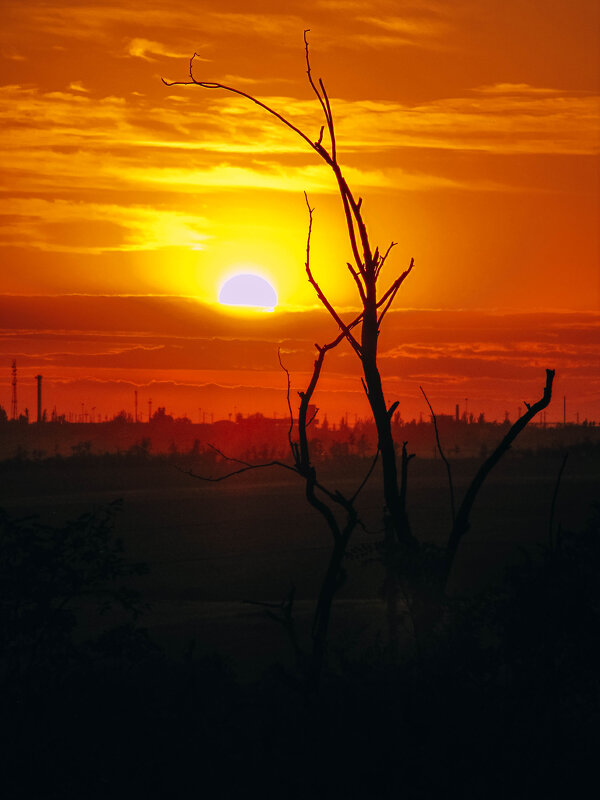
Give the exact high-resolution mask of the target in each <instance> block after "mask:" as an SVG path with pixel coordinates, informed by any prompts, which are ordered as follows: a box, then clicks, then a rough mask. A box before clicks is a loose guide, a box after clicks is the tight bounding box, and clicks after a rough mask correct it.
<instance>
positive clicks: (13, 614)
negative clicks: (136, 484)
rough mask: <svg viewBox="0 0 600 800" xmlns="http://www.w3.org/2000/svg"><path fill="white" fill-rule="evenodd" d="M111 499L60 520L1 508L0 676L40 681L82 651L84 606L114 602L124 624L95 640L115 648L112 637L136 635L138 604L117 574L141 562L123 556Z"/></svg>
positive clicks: (95, 609) (92, 611)
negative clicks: (23, 515) (20, 515)
mask: <svg viewBox="0 0 600 800" xmlns="http://www.w3.org/2000/svg"><path fill="white" fill-rule="evenodd" d="M118 507H119V503H118V502H114V503H111V504H109V505H107V506H105V507H103V508H101V509H100V510H98V511H96V512H90V513H86V514H83V515H82V516H80V517H78V518H77V519H75V520H73V521H70V522H68V523H66V524H65V525H63V526H60V527H55V526H51V525H44V524H41V523H39V522H37V521H36V520H35V519H32V518H29V519H13V518H12V517H11V516H10V515H9V514H8V513H7V512H6V511H5V510H4V509H1V508H0V585H2V597H1V598H0V680H1V681H7V682H8V683H10V682H11V681H16V682H17V683H20V684H23V683H24V682H25V681H27V680H28V679H32V680H35V681H38V680H42V681H43V680H44V676H47V675H52V674H54V675H56V674H57V673H58V671H59V670H58V667H59V666H60V667H61V668H62V669H65V670H67V669H68V668H69V666H70V664H71V663H72V662H74V661H77V660H78V659H80V658H82V657H84V656H85V649H86V647H87V646H88V644H89V631H87V630H86V627H85V625H83V626H82V619H81V618H82V609H84V607H85V615H84V617H85V618H89V617H90V615H92V616H97V617H98V616H102V615H103V614H106V612H108V611H110V610H111V609H113V608H120V609H121V610H122V611H124V612H125V614H126V618H127V620H126V622H125V624H124V626H123V627H122V628H121V629H120V630H119V631H114V630H113V631H112V633H111V634H110V635H107V634H105V635H104V637H101V638H100V639H98V641H96V643H95V645H94V646H95V647H96V648H99V647H100V648H101V647H102V643H104V644H106V645H107V646H108V647H109V649H111V650H113V651H115V648H116V647H117V644H118V643H120V645H122V646H125V645H126V640H127V637H128V634H129V633H131V634H132V635H133V636H134V637H136V636H138V634H137V633H136V632H135V627H134V626H133V623H134V622H135V620H136V619H137V618H138V616H139V614H140V613H141V612H142V610H143V605H142V603H141V601H140V597H139V595H138V593H137V592H135V591H133V590H131V589H130V588H128V587H127V585H126V584H124V583H123V579H126V578H127V577H130V576H133V575H141V574H143V573H144V572H146V567H145V565H143V564H141V563H133V562H129V561H127V560H126V559H125V557H124V555H123V545H122V542H121V541H120V540H119V539H117V538H116V537H115V536H114V533H113V522H114V517H115V514H116V513H117V510H118ZM104 627H106V625H105V626H104ZM86 634H87V636H86ZM78 638H79V639H80V640H81V639H83V641H78Z"/></svg>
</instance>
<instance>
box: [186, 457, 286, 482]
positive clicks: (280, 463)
mask: <svg viewBox="0 0 600 800" xmlns="http://www.w3.org/2000/svg"><path fill="white" fill-rule="evenodd" d="M225 458H227V456H225ZM227 460H228V461H238V459H236V458H227ZM267 467H282V468H283V469H287V470H289V471H290V472H294V473H296V475H298V474H299V473H298V470H297V469H296V468H295V467H292V466H290V465H289V464H286V463H284V462H283V461H268V462H266V463H264V464H247V465H246V466H245V467H240V469H235V470H233V471H232V472H227V473H226V474H225V475H219V476H218V477H216V478H211V477H208V476H206V475H198V474H197V473H196V472H194V471H193V470H191V469H182V468H181V467H178V466H177V465H175V469H177V470H178V471H179V472H181V473H183V474H184V475H189V476H190V478H196V480H199V481H205V482H206V483H220V482H221V481H226V480H227V479H228V478H233V476H234V475H241V474H242V473H243V472H249V471H250V470H253V469H266V468H267Z"/></svg>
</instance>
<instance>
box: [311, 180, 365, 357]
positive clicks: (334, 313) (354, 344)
mask: <svg viewBox="0 0 600 800" xmlns="http://www.w3.org/2000/svg"><path fill="white" fill-rule="evenodd" d="M304 199H305V201H306V207H307V209H308V234H307V237H306V263H305V267H306V274H307V276H308V280H309V282H310V283H311V285H312V286H313V288H314V290H315V292H316V293H317V297H318V298H319V300H320V301H321V303H322V304H323V305H324V306H325V308H326V309H327V311H329V313H330V315H331V316H332V317H333V319H334V320H335V321H336V322H337V324H338V325H339V327H340V328H341V329H342V331H343V332H344V335H345V337H346V339H347V340H348V341H349V342H350V344H351V345H352V347H353V348H354V350H355V351H356V353H357V355H358V356H359V357H360V345H359V343H358V342H357V341H356V339H355V338H354V336H353V335H352V333H351V332H350V328H349V327H348V326H347V325H346V324H345V323H344V322H343V321H342V319H341V317H340V316H339V314H338V313H337V311H336V310H335V309H334V307H333V306H332V305H331V303H330V302H329V300H328V299H327V297H325V294H324V293H323V291H322V289H321V287H320V286H319V284H318V283H317V281H316V280H315V278H314V276H313V274H312V270H311V267H310V237H311V233H312V222H313V211H314V209H313V208H311V205H310V203H309V202H308V195H307V194H306V192H304Z"/></svg>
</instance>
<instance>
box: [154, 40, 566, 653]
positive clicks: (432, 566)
mask: <svg viewBox="0 0 600 800" xmlns="http://www.w3.org/2000/svg"><path fill="white" fill-rule="evenodd" d="M307 33H308V30H305V31H304V51H305V60H306V74H307V78H308V82H309V85H310V88H311V89H312V92H313V93H314V95H315V98H316V100H317V101H318V103H319V105H320V107H321V110H322V114H323V119H324V124H323V125H322V126H321V128H320V131H319V135H318V137H317V138H316V139H313V138H311V137H310V136H308V135H307V134H306V133H305V132H304V131H302V130H301V129H300V128H298V127H297V126H296V125H295V124H294V123H293V122H291V121H290V120H289V119H287V118H286V117H285V116H284V115H283V114H281V113H280V112H278V111H277V110H275V109H273V108H271V107H270V106H268V105H267V104H266V103H264V102H262V101H261V100H259V99H258V98H256V97H254V96H253V95H251V94H248V93H247V92H244V91H242V90H240V89H237V88H235V87H232V86H227V85H225V84H222V83H216V82H209V81H202V80H198V79H197V78H196V77H195V74H194V65H195V64H194V62H195V59H196V57H197V54H196V53H195V54H194V55H193V56H192V58H191V59H190V62H189V80H185V81H166V80H165V79H164V78H163V82H164V83H165V85H167V86H198V87H200V88H202V89H208V90H211V89H212V90H223V91H226V92H230V93H233V94H235V95H238V96H240V97H243V98H245V99H246V100H248V101H250V102H251V103H254V104H255V105H257V106H259V107H260V108H261V109H263V110H264V111H265V112H267V113H268V114H270V115H272V116H273V117H274V118H275V119H276V120H277V121H278V122H279V123H281V124H283V125H284V126H286V127H287V128H289V129H290V130H292V131H293V132H294V133H295V134H297V135H298V136H299V137H300V138H301V139H302V140H303V141H304V142H305V143H306V145H307V146H308V147H309V148H310V149H311V150H313V151H314V152H315V153H316V154H317V155H318V156H319V158H320V159H321V160H322V161H323V162H325V164H326V165H327V166H328V167H329V168H330V169H331V171H332V172H333V174H334V176H335V179H336V182H337V187H338V193H339V197H340V200H341V203H342V208H343V214H344V220H345V225H346V230H347V234H348V240H349V244H350V248H351V251H352V257H353V263H351V262H347V264H346V267H347V269H348V270H349V272H350V274H351V276H352V278H353V281H354V283H355V286H356V292H357V297H358V305H359V308H360V309H361V310H360V311H359V313H358V314H357V315H356V316H354V318H353V319H352V320H351V321H349V322H346V321H344V319H343V318H342V316H341V314H340V312H338V311H337V310H336V308H335V306H334V305H333V304H332V302H331V301H330V300H329V298H328V297H327V296H326V294H325V293H324V291H323V289H322V288H321V286H320V284H319V282H318V281H317V279H316V278H315V276H314V274H313V271H312V268H311V261H310V243H311V232H312V225H313V208H312V207H311V205H310V203H309V199H308V196H307V195H306V193H305V199H306V205H307V209H308V236H307V245H306V262H305V269H306V274H307V277H308V280H309V282H310V283H311V285H312V286H313V288H314V290H315V293H316V295H317V297H318V298H319V301H320V302H321V304H322V305H323V306H324V308H325V309H326V310H327V311H328V313H329V315H330V316H331V317H332V319H333V320H334V321H335V323H336V326H337V328H338V330H339V333H338V335H337V337H336V338H335V339H333V340H332V341H331V342H330V343H329V344H327V345H325V346H319V345H316V347H317V351H318V355H317V358H316V360H315V365H314V371H313V375H312V378H311V381H310V383H309V386H308V387H307V390H306V391H305V392H301V393H300V407H299V411H298V442H294V441H293V440H292V436H291V432H292V427H290V437H289V439H290V447H291V451H292V454H293V459H294V465H293V467H291V468H292V469H294V470H295V471H296V472H297V473H298V474H300V475H301V476H302V477H303V478H304V479H305V481H306V496H307V499H308V501H309V502H310V503H311V504H312V505H313V506H314V507H315V508H317V510H319V511H320V513H321V514H322V515H323V516H324V518H325V519H326V521H327V522H328V525H329V527H330V529H331V530H332V532H333V535H334V549H333V553H332V558H331V560H330V564H329V569H328V572H327V576H326V578H325V581H324V583H323V587H322V592H321V597H320V599H319V604H318V609H317V616H316V618H315V619H316V623H315V624H316V626H317V630H318V636H317V638H318V639H319V640H320V639H321V638H322V637H323V636H324V634H325V632H326V626H327V619H328V615H329V609H330V606H331V601H332V599H333V594H334V593H335V588H336V587H337V585H339V581H340V575H341V572H342V559H343V556H344V553H345V550H346V546H347V544H348V540H349V538H350V534H351V533H352V530H353V529H354V528H355V526H356V524H357V515H356V511H355V509H354V500H355V499H356V494H355V495H354V496H352V497H350V498H346V497H343V496H342V495H341V494H340V493H339V492H331V491H329V490H327V489H326V488H325V487H324V486H322V485H321V484H320V483H319V482H318V480H317V478H316V472H315V469H314V467H313V465H312V464H311V460H310V453H309V445H308V438H307V427H308V425H309V424H310V420H307V410H308V404H309V402H310V398H311V397H312V394H313V392H314V390H315V388H316V385H317V382H318V379H319V376H320V374H321V369H322V366H323V360H324V357H325V355H326V353H327V352H328V351H329V350H331V349H332V348H334V347H337V346H338V345H339V344H340V343H341V342H342V341H344V340H345V341H347V342H348V344H349V345H350V347H351V348H352V350H353V351H354V353H355V354H356V357H357V358H358V360H359V362H360V365H361V369H362V379H361V380H362V384H363V388H364V390H365V393H366V396H367V399H368V402H369V405H370V407H371V411H372V414H373V419H374V421H375V425H376V429H377V437H378V445H377V454H378V455H379V456H380V458H381V465H382V480H383V487H382V488H383V497H384V501H385V527H386V531H387V535H386V542H387V545H388V554H387V566H388V578H390V577H391V581H388V584H389V585H391V586H396V587H398V586H400V587H401V590H402V593H403V595H404V597H405V598H408V600H407V602H408V604H409V608H410V610H411V614H412V616H413V623H414V628H415V634H416V635H418V636H420V635H421V632H423V631H425V632H427V631H430V630H431V629H432V627H433V626H434V624H435V621H436V620H437V619H438V618H439V615H440V608H441V604H442V602H443V598H444V594H445V591H446V587H447V583H448V578H449V575H450V571H451V569H452V565H453V563H454V559H455V557H456V553H457V551H458V547H459V544H460V542H461V540H462V538H463V536H464V535H465V534H466V532H467V530H468V529H469V515H470V512H471V509H472V507H473V504H474V502H475V499H476V496H477V493H478V492H479V490H480V488H481V486H482V485H483V482H484V481H485V479H486V477H487V475H488V474H489V473H490V471H491V470H492V468H493V467H494V466H495V465H496V464H497V463H498V461H499V460H500V459H501V458H502V456H503V455H504V453H505V452H506V451H507V450H508V449H509V447H510V445H511V442H512V441H513V440H514V439H515V438H516V436H517V435H518V434H519V433H520V431H521V430H522V429H523V428H524V427H525V426H526V425H527V423H528V422H529V421H530V420H531V419H532V418H533V417H534V416H535V414H537V413H539V411H541V410H542V409H544V408H545V407H546V406H547V405H548V403H549V402H550V399H551V394H552V381H553V378H554V371H553V370H547V371H546V385H545V388H544V392H543V395H542V397H541V399H540V400H538V401H537V402H536V403H534V404H533V405H529V404H526V405H527V412H526V413H525V414H524V415H523V416H521V417H520V418H519V419H518V420H517V422H515V424H514V425H513V426H512V427H511V428H510V430H509V431H508V433H507V434H506V435H505V437H504V438H503V440H502V442H501V443H500V444H499V445H498V447H497V448H496V449H495V450H494V452H493V453H492V455H491V456H490V457H489V458H487V459H486V460H485V461H484V463H483V464H482V466H481V468H480V469H479V471H478V472H477V474H476V476H475V478H474V479H473V482H472V484H471V485H470V487H469V488H468V490H467V492H466V494H465V497H464V500H463V501H462V503H461V505H460V506H459V510H458V512H457V513H456V515H455V514H454V508H453V512H452V526H451V530H450V534H449V536H448V540H447V545H446V547H445V548H443V549H442V550H441V551H434V550H433V549H432V548H431V547H430V546H429V545H427V544H426V543H423V542H420V541H419V540H418V539H417V538H416V537H415V536H414V535H413V533H412V531H411V527H410V524H409V519H408V515H407V511H406V496H407V478H408V464H409V461H410V459H411V457H412V456H411V455H410V454H409V453H408V451H407V442H404V443H403V445H402V448H401V450H400V470H399V469H398V448H397V446H396V443H395V442H394V437H393V433H392V424H391V423H392V416H393V414H394V411H395V410H396V408H397V406H398V402H397V401H396V402H393V403H391V404H390V405H388V403H387V401H386V398H385V393H384V388H383V383H382V379H381V373H380V370H379V364H378V344H379V334H380V331H381V327H382V323H383V321H384V318H385V315H386V314H387V312H388V311H389V309H390V308H391V306H392V304H393V302H394V300H395V299H396V295H397V294H398V291H399V289H400V287H401V286H402V284H403V283H404V281H405V279H406V278H407V277H408V276H409V274H410V273H411V272H412V270H413V267H414V260H413V259H412V258H411V259H410V262H409V264H408V266H407V267H406V268H405V269H404V270H402V271H400V272H399V274H397V276H396V278H395V279H394V280H393V281H392V282H391V283H390V284H389V285H387V286H386V287H385V288H383V289H382V288H381V286H380V278H381V273H382V269H383V267H384V265H385V264H386V262H387V259H388V257H389V256H390V253H391V251H392V249H393V248H394V247H395V246H396V242H393V241H392V242H391V243H390V244H389V245H388V246H387V248H385V249H380V248H379V247H378V246H373V244H372V243H371V240H370V237H369V233H368V231H367V226H366V223H365V218H364V215H363V202H362V198H361V197H357V196H356V195H355V194H354V193H353V191H352V190H351V188H350V186H349V184H348V182H347V180H346V178H345V177H344V173H343V170H342V167H341V165H340V162H339V159H338V148H337V140H336V131H335V124H334V117H333V111H332V106H331V102H330V98H329V95H328V93H327V90H326V88H325V85H324V83H323V80H322V79H321V78H319V79H317V80H316V81H315V79H314V78H313V75H312V69H311V62H310V55H309V45H308V39H307ZM325 139H327V144H325ZM288 377H289V376H288ZM427 402H428V401H427ZM288 404H289V381H288ZM430 408H431V407H430ZM431 411H432V415H433V417H434V418H435V415H434V414H433V409H431ZM290 415H291V418H292V421H293V413H292V409H291V405H290ZM437 441H438V447H439V449H440V453H442V455H443V451H442V449H441V444H440V442H439V438H438V440H437ZM274 463H279V462H269V464H264V465H250V464H248V465H246V466H245V467H242V470H243V469H245V468H248V469H250V468H254V467H255V466H270V465H273V464H274ZM446 463H447V462H446ZM281 466H287V467H288V468H290V467H289V465H285V464H281ZM242 470H235V471H234V472H233V473H229V474H230V475H231V474H236V473H237V472H239V471H242ZM198 477H199V476H198ZM451 485H452V484H451ZM361 487H362V484H361ZM317 490H319V491H320V492H321V495H323V496H324V498H325V500H326V501H328V502H329V504H331V503H333V504H334V505H337V506H341V507H342V508H344V510H345V512H346V514H347V521H346V525H345V526H343V527H341V528H340V527H339V526H338V523H337V522H336V521H335V518H334V515H333V512H332V510H331V506H330V505H328V502H324V501H323V500H322V499H321V498H319V497H317V494H316V491H317ZM393 594H394V592H393V591H392V593H391V595H393ZM390 602H392V603H393V602H395V601H394V600H393V599H390ZM319 618H321V619H324V620H325V622H324V626H323V623H322V624H321V625H322V626H321V628H319V622H318V620H319ZM313 633H314V632H313Z"/></svg>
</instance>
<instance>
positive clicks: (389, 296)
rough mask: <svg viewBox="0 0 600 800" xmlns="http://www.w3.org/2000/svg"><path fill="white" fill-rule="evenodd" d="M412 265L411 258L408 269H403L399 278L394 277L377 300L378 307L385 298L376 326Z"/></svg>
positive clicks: (413, 262)
mask: <svg viewBox="0 0 600 800" xmlns="http://www.w3.org/2000/svg"><path fill="white" fill-rule="evenodd" d="M414 265H415V260H414V258H411V260H410V264H409V266H408V269H405V270H404V272H403V273H402V275H400V277H399V278H396V280H395V281H394V283H393V284H392V285H391V286H390V288H389V289H388V290H387V292H385V294H384V295H383V297H381V298H380V300H379V301H378V302H377V306H376V307H377V308H380V307H381V306H382V305H383V304H384V303H385V302H386V300H387V303H386V305H385V307H384V309H383V311H382V312H381V314H380V315H379V319H378V320H377V326H378V327H379V325H381V322H382V320H383V318H384V317H385V315H386V313H387V312H388V310H389V308H390V306H391V305H392V303H393V302H394V298H395V297H396V294H397V293H398V289H399V288H400V287H401V286H402V284H403V283H404V281H405V280H406V278H407V277H408V276H409V275H410V273H411V272H412V268H413V267H414Z"/></svg>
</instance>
